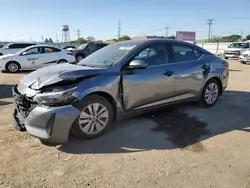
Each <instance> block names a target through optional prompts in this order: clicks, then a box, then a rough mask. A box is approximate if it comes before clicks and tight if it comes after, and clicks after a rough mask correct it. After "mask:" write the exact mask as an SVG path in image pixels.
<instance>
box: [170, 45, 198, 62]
mask: <svg viewBox="0 0 250 188" xmlns="http://www.w3.org/2000/svg"><path fill="white" fill-rule="evenodd" d="M172 47H173V56H174V59H173V61H174V62H183V61H193V60H195V54H194V51H193V49H192V48H191V47H189V46H185V45H181V44H173V45H172ZM197 55H198V54H197Z"/></svg>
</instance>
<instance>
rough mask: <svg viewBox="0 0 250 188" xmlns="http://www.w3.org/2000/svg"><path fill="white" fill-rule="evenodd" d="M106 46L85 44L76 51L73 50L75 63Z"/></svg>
mask: <svg viewBox="0 0 250 188" xmlns="http://www.w3.org/2000/svg"><path fill="white" fill-rule="evenodd" d="M105 46H107V44H105V43H86V44H82V45H81V46H79V47H78V48H77V49H76V50H74V56H75V58H76V61H77V62H80V61H81V60H82V59H84V58H85V57H87V56H88V55H90V54H92V53H94V52H95V51H97V50H100V49H101V48H103V47H105Z"/></svg>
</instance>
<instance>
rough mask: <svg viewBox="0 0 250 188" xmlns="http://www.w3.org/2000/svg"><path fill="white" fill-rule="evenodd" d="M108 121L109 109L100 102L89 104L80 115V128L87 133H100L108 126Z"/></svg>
mask: <svg viewBox="0 0 250 188" xmlns="http://www.w3.org/2000/svg"><path fill="white" fill-rule="evenodd" d="M108 121H109V113H108V109H107V108H106V107H105V106H103V105H102V104H100V103H92V104H89V105H88V106H87V107H85V108H84V109H83V111H82V113H81V114H80V117H79V125H80V128H81V130H82V131H83V132H84V133H86V134H98V133H99V132H101V131H102V130H103V129H104V128H105V127H106V126H107V124H108Z"/></svg>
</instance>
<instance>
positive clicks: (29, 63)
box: [20, 47, 42, 69]
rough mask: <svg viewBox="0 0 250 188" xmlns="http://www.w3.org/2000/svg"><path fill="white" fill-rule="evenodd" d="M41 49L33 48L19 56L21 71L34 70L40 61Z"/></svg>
mask: <svg viewBox="0 0 250 188" xmlns="http://www.w3.org/2000/svg"><path fill="white" fill-rule="evenodd" d="M41 53H42V48H41V47H34V48H30V49H28V50H26V51H25V52H23V53H22V54H21V55H20V63H21V66H22V68H23V69H35V68H37V67H38V64H39V62H40V60H41V57H40V55H41Z"/></svg>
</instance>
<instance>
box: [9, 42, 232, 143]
mask: <svg viewBox="0 0 250 188" xmlns="http://www.w3.org/2000/svg"><path fill="white" fill-rule="evenodd" d="M228 76H229V69H228V63H227V61H225V60H223V59H221V58H219V57H216V56H215V55H213V54H211V53H210V52H208V51H206V50H204V49H202V48H200V47H198V46H196V45H194V44H189V43H185V42H180V41H174V40H166V39H148V40H130V41H126V42H119V43H115V44H112V45H109V46H107V47H104V48H102V49H100V50H98V51H97V52H95V53H93V54H92V55H90V56H88V57H86V58H85V59H83V60H82V61H81V62H80V63H79V64H77V65H72V64H59V65H55V66H53V68H51V67H45V68H41V69H39V70H37V71H35V72H32V73H30V74H28V75H27V76H25V77H24V78H23V79H21V80H20V83H19V85H17V86H15V87H14V88H13V95H14V101H15V103H16V108H15V110H14V113H13V117H14V123H15V127H16V128H17V129H19V130H22V131H25V130H26V129H27V131H28V132H29V133H30V134H31V135H33V136H35V137H37V138H39V139H41V140H44V141H47V142H57V143H63V142H67V139H68V135H69V132H70V130H71V132H72V133H73V134H74V135H75V136H77V137H79V138H94V137H97V136H100V135H101V134H103V133H104V132H105V130H107V128H108V127H109V126H110V124H112V122H113V121H116V120H119V119H121V118H122V117H124V116H127V115H131V114H135V113H141V112H145V111H148V110H151V109H156V108H159V107H161V106H165V105H172V104H175V103H179V102H185V101H186V102H187V101H189V102H191V101H196V102H199V103H200V104H201V105H203V106H205V107H211V106H213V105H215V103H216V102H217V100H218V98H219V96H220V95H221V94H222V93H223V91H224V89H225V88H226V87H227V83H228Z"/></svg>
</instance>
